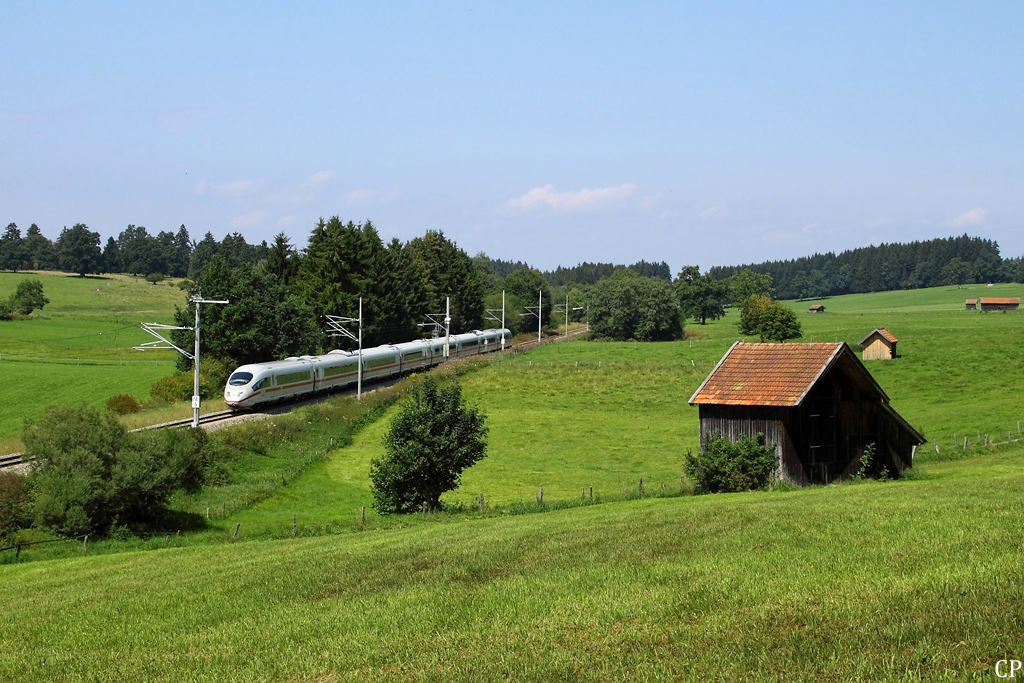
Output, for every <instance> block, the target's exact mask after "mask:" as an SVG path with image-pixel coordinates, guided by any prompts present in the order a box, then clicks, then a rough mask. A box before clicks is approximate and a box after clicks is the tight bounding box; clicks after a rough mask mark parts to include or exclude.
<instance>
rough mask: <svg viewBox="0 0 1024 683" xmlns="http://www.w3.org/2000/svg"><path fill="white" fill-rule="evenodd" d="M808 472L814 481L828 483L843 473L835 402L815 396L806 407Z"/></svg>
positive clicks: (828, 398)
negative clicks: (839, 454) (838, 445)
mask: <svg viewBox="0 0 1024 683" xmlns="http://www.w3.org/2000/svg"><path fill="white" fill-rule="evenodd" d="M806 415H807V460H808V461H807V465H808V467H807V474H808V476H809V477H810V479H811V483H813V484H828V483H830V482H832V481H833V480H834V479H835V478H836V477H838V476H839V475H840V474H841V472H842V467H843V463H840V462H839V458H838V454H837V450H838V449H837V448H836V441H837V433H836V401H835V400H834V399H833V398H831V397H820V398H814V399H811V400H810V401H809V404H808V406H807V413H806Z"/></svg>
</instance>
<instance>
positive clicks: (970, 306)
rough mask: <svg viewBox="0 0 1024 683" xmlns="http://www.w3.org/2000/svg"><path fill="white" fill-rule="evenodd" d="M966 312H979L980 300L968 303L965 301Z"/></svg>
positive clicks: (969, 300)
mask: <svg viewBox="0 0 1024 683" xmlns="http://www.w3.org/2000/svg"><path fill="white" fill-rule="evenodd" d="M964 310H965V311H976V310H978V300H977V299H968V300H967V301H965V302H964Z"/></svg>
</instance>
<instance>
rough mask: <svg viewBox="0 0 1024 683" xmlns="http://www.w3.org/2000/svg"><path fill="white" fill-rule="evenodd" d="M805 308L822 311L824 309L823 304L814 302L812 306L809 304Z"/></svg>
mask: <svg viewBox="0 0 1024 683" xmlns="http://www.w3.org/2000/svg"><path fill="white" fill-rule="evenodd" d="M807 310H808V311H824V310H825V307H824V306H822V305H821V304H814V305H813V306H811V307H810V308H808V309H807Z"/></svg>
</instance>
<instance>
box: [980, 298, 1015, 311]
mask: <svg viewBox="0 0 1024 683" xmlns="http://www.w3.org/2000/svg"><path fill="white" fill-rule="evenodd" d="M979 302H980V303H981V310H982V311H1016V310H1018V309H1020V298H1019V297H1013V298H1010V297H1001V298H1000V297H989V298H987V299H986V298H984V297H982V298H981V299H980V300H979Z"/></svg>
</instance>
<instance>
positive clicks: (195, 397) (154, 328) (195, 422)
mask: <svg viewBox="0 0 1024 683" xmlns="http://www.w3.org/2000/svg"><path fill="white" fill-rule="evenodd" d="M189 301H191V302H192V303H194V304H195V306H196V324H195V327H179V326H174V325H162V324H160V323H142V329H143V330H144V331H146V332H148V333H149V334H151V335H153V336H154V337H156V338H157V340H158V341H153V342H146V343H145V344H139V345H138V346H136V347H134V348H135V350H136V351H150V350H154V349H174V350H175V351H177V352H178V353H180V354H181V355H183V356H185V357H186V358H188V359H189V360H191V361H192V369H193V377H192V426H193V427H198V426H199V407H200V398H199V304H227V303H230V302H229V301H227V300H223V301H221V300H217V299H204V298H203V296H202V294H198V295H196V296H193V297H192V298H190V299H189ZM171 330H192V331H193V332H194V333H195V334H194V335H193V336H194V338H195V345H194V351H193V352H192V353H189V352H188V351H185V350H184V349H182V348H180V347H178V346H177V345H175V344H174V343H173V342H171V341H170V340H169V339H167V338H166V337H164V336H163V335H162V334H160V332H161V331H171Z"/></svg>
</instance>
